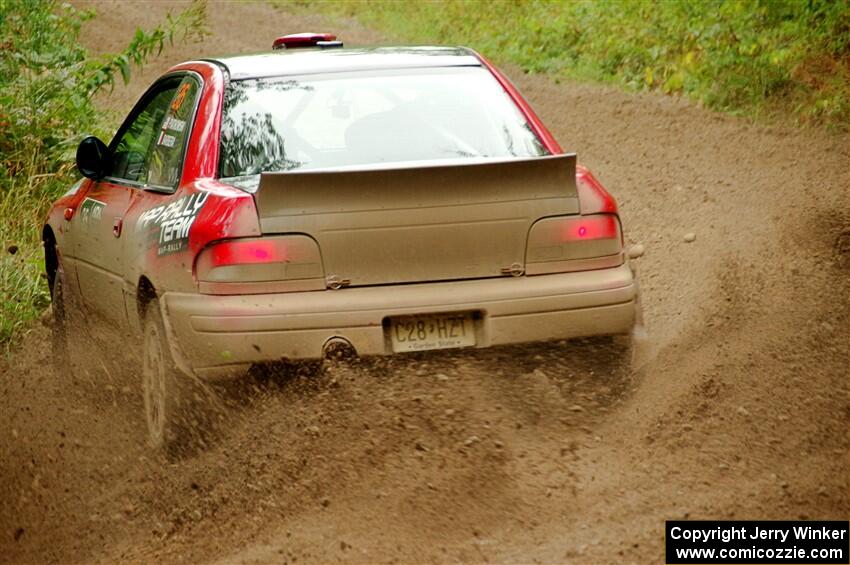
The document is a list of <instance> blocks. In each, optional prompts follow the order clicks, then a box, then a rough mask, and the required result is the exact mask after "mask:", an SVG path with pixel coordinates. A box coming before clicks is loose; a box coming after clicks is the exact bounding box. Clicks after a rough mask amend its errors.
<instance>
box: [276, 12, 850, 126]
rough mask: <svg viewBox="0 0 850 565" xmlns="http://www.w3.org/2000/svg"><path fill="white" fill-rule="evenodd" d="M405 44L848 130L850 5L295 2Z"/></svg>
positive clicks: (849, 102)
mask: <svg viewBox="0 0 850 565" xmlns="http://www.w3.org/2000/svg"><path fill="white" fill-rule="evenodd" d="M275 3H277V4H284V5H286V6H288V7H290V8H292V7H294V8H296V9H306V8H307V7H309V9H311V10H314V9H316V7H318V8H319V9H320V10H322V11H325V12H327V13H330V14H336V15H342V16H348V17H351V16H354V17H356V18H358V19H360V20H362V21H363V22H364V23H366V24H367V25H370V26H373V27H376V28H378V29H381V30H383V31H385V32H387V33H389V34H391V35H392V36H394V37H396V38H398V39H401V40H404V41H414V42H428V43H446V44H460V45H467V46H469V47H473V48H475V49H478V50H480V51H482V52H483V53H485V54H486V55H487V56H488V57H491V58H493V59H495V60H496V61H498V62H502V63H504V62H511V63H515V64H518V65H519V66H521V67H522V68H523V69H524V70H526V71H529V72H535V73H549V74H552V75H555V76H556V77H568V78H574V79H580V80H594V81H606V82H615V83H619V84H621V85H623V86H624V87H626V88H629V89H653V90H660V91H662V92H664V93H667V94H671V95H676V94H682V95H686V96H688V97H690V98H692V99H695V100H699V101H701V102H702V103H704V104H706V105H707V106H710V107H713V108H717V109H720V110H724V111H729V112H733V113H747V114H751V115H765V114H769V113H775V112H782V113H790V114H792V115H795V116H797V117H798V119H800V120H801V121H807V122H820V123H827V124H831V125H833V126H836V127H839V128H846V127H847V125H848V123H850V0H700V1H699V2H693V1H687V0H654V1H653V0H619V1H613V2H612V1H610V0H581V1H575V0H524V1H500V2H491V1H486V0H439V1H428V2H398V1H396V0H371V1H369V2H339V1H327V0H325V1H319V2H309V3H308V2H299V1H292V0H275Z"/></svg>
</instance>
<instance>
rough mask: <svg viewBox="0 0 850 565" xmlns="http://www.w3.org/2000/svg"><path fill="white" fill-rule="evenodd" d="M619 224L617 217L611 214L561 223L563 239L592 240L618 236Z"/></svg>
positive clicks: (583, 217)
mask: <svg viewBox="0 0 850 565" xmlns="http://www.w3.org/2000/svg"><path fill="white" fill-rule="evenodd" d="M617 224H618V222H617V217H616V216H613V215H610V214H601V215H598V216H582V217H579V218H577V219H576V220H564V221H563V222H562V225H561V240H562V241H591V240H594V239H613V238H618V237H619V235H620V230H619V226H618V225H617Z"/></svg>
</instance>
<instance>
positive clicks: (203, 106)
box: [43, 34, 638, 445]
mask: <svg viewBox="0 0 850 565" xmlns="http://www.w3.org/2000/svg"><path fill="white" fill-rule="evenodd" d="M335 39H336V38H335V37H334V36H332V35H328V34H298V35H294V36H285V37H282V38H279V39H278V40H277V41H275V44H274V49H273V50H272V51H271V52H268V53H263V54H257V55H251V56H237V57H229V58H219V59H203V60H197V61H190V62H187V63H183V64H180V65H177V66H175V67H173V68H171V69H170V70H169V71H168V72H167V73H166V74H165V75H163V76H162V77H161V78H160V79H159V80H157V81H156V82H155V83H154V84H153V85H152V86H151V87H150V88H149V89H148V90H147V92H146V93H145V94H144V95H143V96H142V98H141V99H140V101H139V102H138V103H137V104H136V106H135V107H134V108H133V110H132V111H131V112H130V114H129V116H128V117H127V119H126V120H125V121H124V123H123V124H122V125H121V127H120V128H119V129H118V132H117V133H116V134H115V137H114V138H113V139H112V141H111V143H109V145H106V144H104V143H103V142H101V141H100V140H98V139H97V138H95V137H87V138H86V139H84V140H83V141H82V142H81V144H80V146H79V149H78V152H77V166H78V168H79V170H80V172H81V173H82V174H83V176H84V177H85V178H84V179H82V180H81V181H80V182H79V183H77V184H76V185H75V186H74V187H73V188H72V189H71V190H70V191H68V193H67V194H65V195H64V196H63V197H62V198H60V199H59V200H58V201H57V202H56V203H55V204H54V206H53V207H52V209H51V211H50V213H49V216H48V218H47V221H46V223H45V226H44V231H43V239H44V245H45V253H46V267H47V276H48V280H49V284H50V288H51V293H52V297H53V308H54V319H55V323H54V349H55V353H56V355H55V357H56V359H57V362H58V363H59V366H60V367H62V366H65V365H66V364H67V355H68V351H69V349H68V348H69V340H70V339H72V337H73V332H74V331H75V330H73V329H72V328H71V327H70V320H71V319H72V318H75V319H79V320H82V323H84V324H85V325H87V326H88V327H92V326H93V325H97V326H98V327H103V326H104V325H106V326H109V327H113V328H117V329H119V330H124V332H125V334H127V335H136V336H138V337H137V339H138V342H139V346H138V347H137V348H138V349H141V350H142V352H143V354H142V362H141V367H140V369H141V375H142V384H143V391H144V401H145V415H146V421H147V424H148V431H149V435H150V438H151V442H152V443H154V444H157V445H161V444H164V443H168V442H169V441H170V440H171V439H173V438H174V437H175V436H176V435H177V434H178V431H177V425H176V424H175V423H174V422H175V421H176V420H177V419H178V416H177V415H178V414H179V411H180V407H181V402H182V399H181V396H180V392H179V391H180V390H181V388H180V386H179V383H180V381H181V380H182V379H187V378H191V379H199V378H204V377H207V376H209V375H213V374H216V373H220V372H222V370H228V371H231V370H233V369H245V368H247V367H249V366H251V365H253V364H261V363H270V362H275V361H280V360H285V359H318V358H321V357H322V356H323V355H324V354H325V353H326V352H327V351H328V350H329V349H331V348H335V347H341V346H342V347H345V348H348V349H349V350H352V351H354V352H356V354H358V355H384V354H394V353H402V352H410V351H422V350H430V349H444V348H457V347H488V346H492V345H499V344H510V343H520V342H529V341H542V340H555V339H568V338H574V337H581V336H596V335H617V334H628V333H629V332H630V330H631V329H632V327H633V325H634V324H635V320H636V315H637V314H636V305H637V297H638V287H637V283H636V280H635V278H634V275H633V272H632V270H631V269H630V267H629V265H628V262H627V257H626V256H625V253H624V251H623V235H622V228H621V225H620V219H619V216H618V212H617V205H616V203H615V201H614V199H613V198H612V197H611V196H610V195H609V194H608V192H606V190H605V189H604V188H603V187H602V186H601V185H600V183H599V182H598V181H597V180H596V179H595V178H594V177H593V176H592V175H591V174H590V172H589V171H587V170H586V169H584V168H581V167H580V166H578V165H577V164H576V158H575V155H574V154H567V153H564V152H563V151H562V149H561V147H560V146H559V145H558V143H557V142H556V141H555V139H554V138H553V137H552V135H551V134H550V133H549V132H548V131H547V129H546V127H545V126H544V125H543V124H542V123H541V121H540V120H539V119H538V117H537V116H536V115H535V114H534V112H533V110H532V109H531V107H530V106H529V105H528V103H527V102H526V101H525V100H524V99H523V98H522V96H521V95H520V94H519V93H518V92H517V90H516V89H515V88H514V86H513V85H511V83H510V82H509V81H508V79H507V78H505V76H504V75H503V74H502V73H500V72H499V71H498V70H497V69H495V68H494V67H493V66H492V65H491V64H490V63H489V62H488V61H487V60H486V59H485V58H483V57H482V56H480V55H479V54H477V53H476V52H474V51H472V50H470V49H466V48H448V47H395V48H370V49H342V48H341V43H340V42H337V41H335ZM130 346H131V347H134V348H136V347H135V346H133V344H130Z"/></svg>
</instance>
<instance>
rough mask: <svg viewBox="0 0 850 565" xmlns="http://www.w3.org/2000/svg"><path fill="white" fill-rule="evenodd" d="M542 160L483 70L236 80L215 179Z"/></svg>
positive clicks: (519, 118)
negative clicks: (443, 163)
mask: <svg viewBox="0 0 850 565" xmlns="http://www.w3.org/2000/svg"><path fill="white" fill-rule="evenodd" d="M545 154H547V151H546V149H545V148H544V147H543V145H542V144H541V143H540V140H539V139H538V138H537V136H536V135H535V134H534V132H533V131H532V130H531V128H530V127H529V125H528V122H527V121H526V119H525V117H524V116H523V115H522V113H521V112H520V111H519V110H518V109H517V107H516V105H515V104H514V103H513V101H512V100H511V99H510V98H509V97H508V95H507V93H505V91H504V89H502V87H501V85H499V83H498V82H497V81H496V80H495V79H494V78H493V76H492V75H491V74H490V72H489V71H487V70H486V69H484V68H481V67H450V68H436V69H434V68H432V69H405V70H392V71H383V72H376V71H372V72H369V73H363V72H356V73H355V72H351V73H337V74H331V75H322V76H303V77H280V78H271V79H268V78H266V79H251V80H241V81H234V82H232V83H231V84H230V85H229V87H228V89H227V91H226V94H225V101H224V115H223V122H222V132H221V170H220V173H221V176H222V177H238V176H245V175H255V174H257V173H260V172H264V171H287V170H294V169H322V168H335V167H346V166H354V165H370V164H381V163H400V162H408V161H428V160H442V159H465V158H470V159H482V158H484V159H486V158H499V159H504V158H511V157H518V158H522V157H535V156H540V155H545Z"/></svg>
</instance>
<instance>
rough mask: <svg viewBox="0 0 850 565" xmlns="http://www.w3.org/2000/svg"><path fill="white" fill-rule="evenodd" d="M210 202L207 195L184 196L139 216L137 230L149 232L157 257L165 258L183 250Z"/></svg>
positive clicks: (201, 193)
mask: <svg viewBox="0 0 850 565" xmlns="http://www.w3.org/2000/svg"><path fill="white" fill-rule="evenodd" d="M207 198H209V193H208V192H198V193H195V194H191V195H189V196H183V197H181V198H179V199H177V200H175V201H174V202H171V203H170V204H163V205H162V206H156V207H155V208H151V209H150V210H147V211H146V212H144V213H143V214H142V215H141V216H139V222H138V224H136V229H137V230H139V231H148V232H149V237H150V240H151V244H152V245H155V246H156V247H157V255H168V254H170V253H176V252H178V251H182V250H184V249H185V248H186V246H187V244H188V241H189V230H190V229H191V228H192V225H193V224H194V223H195V219H197V217H198V213H199V212H200V211H201V209H202V208H203V207H204V204H205V203H206V201H207Z"/></svg>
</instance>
